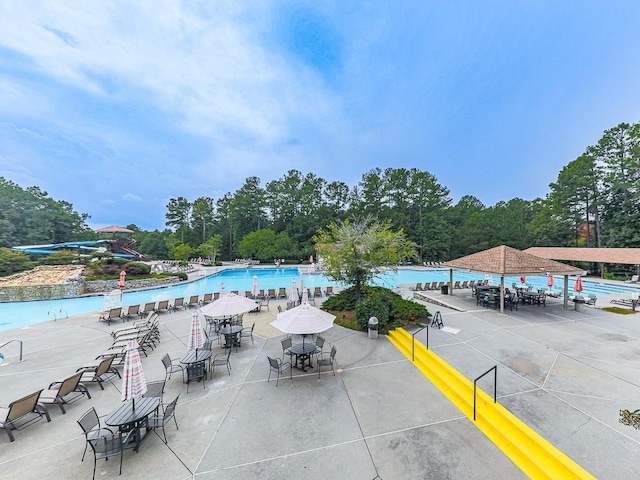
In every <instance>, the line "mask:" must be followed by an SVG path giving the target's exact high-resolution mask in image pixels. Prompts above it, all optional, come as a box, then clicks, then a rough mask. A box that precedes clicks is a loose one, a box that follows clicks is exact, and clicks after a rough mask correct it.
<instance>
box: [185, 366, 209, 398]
mask: <svg viewBox="0 0 640 480" xmlns="http://www.w3.org/2000/svg"><path fill="white" fill-rule="evenodd" d="M206 378H207V368H206V367H205V365H204V362H195V363H190V364H189V365H187V393H189V384H190V383H191V382H200V381H202V388H205V383H206Z"/></svg>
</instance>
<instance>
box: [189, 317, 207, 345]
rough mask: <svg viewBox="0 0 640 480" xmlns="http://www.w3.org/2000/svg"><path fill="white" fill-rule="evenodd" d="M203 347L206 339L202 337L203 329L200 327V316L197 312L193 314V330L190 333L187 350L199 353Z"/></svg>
mask: <svg viewBox="0 0 640 480" xmlns="http://www.w3.org/2000/svg"><path fill="white" fill-rule="evenodd" d="M203 345H204V337H203V336H202V327H201V326H200V316H199V315H198V311H197V310H196V311H195V312H194V313H192V314H191V330H190V331H189V342H188V343H187V348H188V349H189V350H195V351H196V352H197V351H198V349H199V348H202V346H203Z"/></svg>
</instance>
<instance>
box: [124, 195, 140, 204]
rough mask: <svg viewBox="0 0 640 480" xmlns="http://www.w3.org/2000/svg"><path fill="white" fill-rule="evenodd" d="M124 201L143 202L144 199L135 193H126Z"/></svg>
mask: <svg viewBox="0 0 640 480" xmlns="http://www.w3.org/2000/svg"><path fill="white" fill-rule="evenodd" d="M122 199H123V200H124V201H125V202H142V197H140V196H139V195H136V194H135V193H125V194H123V195H122Z"/></svg>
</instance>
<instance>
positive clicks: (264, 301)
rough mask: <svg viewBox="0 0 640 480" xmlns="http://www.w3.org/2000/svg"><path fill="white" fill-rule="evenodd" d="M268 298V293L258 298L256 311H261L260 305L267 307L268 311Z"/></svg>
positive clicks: (269, 298)
mask: <svg viewBox="0 0 640 480" xmlns="http://www.w3.org/2000/svg"><path fill="white" fill-rule="evenodd" d="M270 300H271V297H269V296H268V295H267V296H266V297H264V298H263V299H262V300H260V303H258V311H262V307H267V311H269V301H270Z"/></svg>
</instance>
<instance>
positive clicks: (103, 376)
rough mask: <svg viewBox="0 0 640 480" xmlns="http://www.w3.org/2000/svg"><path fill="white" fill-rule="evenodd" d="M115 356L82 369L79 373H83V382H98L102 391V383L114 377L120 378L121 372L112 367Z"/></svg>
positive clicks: (81, 379) (81, 378)
mask: <svg viewBox="0 0 640 480" xmlns="http://www.w3.org/2000/svg"><path fill="white" fill-rule="evenodd" d="M114 358H115V355H111V356H107V357H105V358H103V359H102V360H100V362H99V363H98V364H97V365H90V366H86V367H80V368H79V369H78V370H76V371H77V372H82V376H81V377H80V381H81V382H96V383H97V384H98V385H99V386H100V390H104V386H103V385H102V382H106V381H107V380H109V379H110V378H112V377H115V376H117V377H118V378H120V372H118V370H116V369H115V368H112V367H111V364H112V363H113V359H114Z"/></svg>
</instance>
